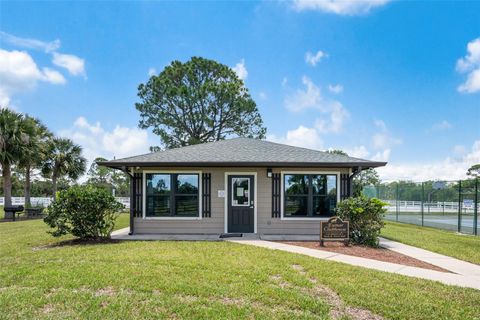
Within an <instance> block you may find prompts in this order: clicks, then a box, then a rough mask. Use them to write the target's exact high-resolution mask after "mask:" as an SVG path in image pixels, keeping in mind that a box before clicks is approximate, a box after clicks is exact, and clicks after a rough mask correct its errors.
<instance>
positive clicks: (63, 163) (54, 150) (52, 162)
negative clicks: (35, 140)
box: [42, 138, 87, 199]
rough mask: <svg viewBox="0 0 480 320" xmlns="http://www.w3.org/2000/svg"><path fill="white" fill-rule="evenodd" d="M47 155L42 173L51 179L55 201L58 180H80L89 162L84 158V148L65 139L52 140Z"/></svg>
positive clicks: (48, 144) (48, 145)
mask: <svg viewBox="0 0 480 320" xmlns="http://www.w3.org/2000/svg"><path fill="white" fill-rule="evenodd" d="M46 155H47V157H46V159H45V161H44V163H43V166H42V173H43V174H44V175H46V176H50V177H51V179H52V188H53V198H54V199H55V198H56V193H57V180H58V178H61V177H64V176H67V177H68V178H70V179H72V180H76V179H78V178H79V177H80V176H81V175H82V174H84V173H85V170H86V163H87V160H86V159H85V158H84V157H82V148H81V147H80V146H79V145H76V144H75V143H73V141H72V140H70V139H65V138H53V139H50V141H49V142H48V143H47V153H46Z"/></svg>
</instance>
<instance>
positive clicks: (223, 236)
mask: <svg viewBox="0 0 480 320" xmlns="http://www.w3.org/2000/svg"><path fill="white" fill-rule="evenodd" d="M239 237H243V234H242V233H222V234H221V235H220V239H223V238H239Z"/></svg>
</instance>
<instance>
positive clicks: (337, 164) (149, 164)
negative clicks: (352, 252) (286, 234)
mask: <svg viewBox="0 0 480 320" xmlns="http://www.w3.org/2000/svg"><path fill="white" fill-rule="evenodd" d="M97 164H98V165H99V166H105V167H110V168H114V169H125V168H131V167H139V168H164V167H210V168H211V167H269V168H279V167H296V168H359V169H360V170H366V169H370V168H377V167H383V166H385V165H386V164H387V162H376V161H368V162H328V163H325V162H117V161H98V162H97Z"/></svg>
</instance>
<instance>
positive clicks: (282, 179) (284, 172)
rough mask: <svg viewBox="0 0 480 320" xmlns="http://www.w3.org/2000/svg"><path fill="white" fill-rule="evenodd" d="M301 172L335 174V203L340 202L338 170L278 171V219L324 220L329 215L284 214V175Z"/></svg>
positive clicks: (306, 173) (307, 173) (305, 173)
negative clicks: (287, 215)
mask: <svg viewBox="0 0 480 320" xmlns="http://www.w3.org/2000/svg"><path fill="white" fill-rule="evenodd" d="M294 174H303V175H328V176H336V179H335V180H336V184H335V188H336V190H337V204H338V203H339V202H340V190H339V186H340V184H339V179H340V172H339V171H281V172H280V220H293V221H326V220H328V219H330V218H331V217H286V216H285V176H286V175H294Z"/></svg>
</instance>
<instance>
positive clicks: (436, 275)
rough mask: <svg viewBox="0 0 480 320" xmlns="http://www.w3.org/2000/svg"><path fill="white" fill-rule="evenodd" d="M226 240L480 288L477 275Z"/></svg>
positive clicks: (302, 249) (479, 278) (261, 243)
mask: <svg viewBox="0 0 480 320" xmlns="http://www.w3.org/2000/svg"><path fill="white" fill-rule="evenodd" d="M227 241H230V242H234V243H239V244H245V245H252V246H256V247H261V248H268V249H273V250H282V251H286V252H291V253H299V254H303V255H306V256H309V257H313V258H317V259H324V260H329V261H337V262H343V263H346V264H350V265H354V266H358V267H364V268H369V269H375V270H379V271H385V272H390V273H396V274H401V275H405V276H410V277H415V278H422V279H427V280H434V281H439V282H441V283H444V284H448V285H456V286H460V287H466V288H473V289H477V290H480V276H477V275H464V274H454V273H446V272H440V271H435V270H429V269H423V268H417V267H409V266H404V265H401V264H396V263H390V262H383V261H378V260H373V259H366V258H361V257H355V256H349V255H345V254H340V253H335V252H330V251H323V250H318V249H310V248H305V247H300V246H295V245H289V244H285V243H279V242H271V241H265V240H240V239H239V238H237V239H227ZM438 266H439V267H444V266H443V265H441V264H440V263H439V264H438ZM445 269H447V268H445ZM472 273H473V272H472Z"/></svg>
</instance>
